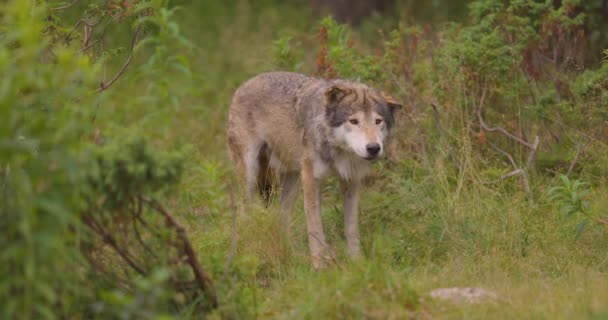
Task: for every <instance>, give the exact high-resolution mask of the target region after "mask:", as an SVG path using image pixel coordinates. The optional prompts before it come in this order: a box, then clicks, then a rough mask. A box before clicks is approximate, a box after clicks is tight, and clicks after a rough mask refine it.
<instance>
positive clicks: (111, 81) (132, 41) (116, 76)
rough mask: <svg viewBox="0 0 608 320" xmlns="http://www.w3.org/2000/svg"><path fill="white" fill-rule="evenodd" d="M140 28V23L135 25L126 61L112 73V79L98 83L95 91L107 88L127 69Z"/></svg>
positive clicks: (141, 28)
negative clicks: (114, 73)
mask: <svg viewBox="0 0 608 320" xmlns="http://www.w3.org/2000/svg"><path fill="white" fill-rule="evenodd" d="M142 30H143V26H142V25H141V24H140V25H139V26H138V27H137V30H135V34H134V35H133V39H132V40H131V52H130V53H129V57H128V58H127V61H125V63H124V64H123V65H122V67H121V68H120V70H118V72H117V73H116V75H114V78H112V80H110V81H109V82H108V83H103V82H102V83H100V86H99V89H97V91H96V92H97V93H100V92H102V91H104V90H106V89H107V88H109V87H110V86H111V85H112V84H114V82H116V80H118V78H120V77H121V76H122V75H123V74H124V73H125V71H126V70H127V67H128V66H129V64H131V60H133V54H134V51H135V45H136V44H137V41H138V40H139V36H140V35H141V32H142Z"/></svg>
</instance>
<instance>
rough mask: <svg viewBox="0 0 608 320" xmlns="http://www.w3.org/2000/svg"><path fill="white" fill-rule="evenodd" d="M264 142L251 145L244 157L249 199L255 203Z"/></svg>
mask: <svg viewBox="0 0 608 320" xmlns="http://www.w3.org/2000/svg"><path fill="white" fill-rule="evenodd" d="M263 145H264V141H255V142H252V143H250V144H249V146H248V148H247V151H246V152H245V156H244V164H245V178H246V186H247V198H248V199H249V201H253V199H254V197H255V194H256V191H257V189H258V174H259V172H260V161H259V157H260V151H261V149H262V146H263Z"/></svg>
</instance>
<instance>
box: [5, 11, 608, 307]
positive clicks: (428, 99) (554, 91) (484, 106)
mask: <svg viewBox="0 0 608 320" xmlns="http://www.w3.org/2000/svg"><path fill="white" fill-rule="evenodd" d="M380 2H382V3H380ZM341 3H342V2H341V1H335V2H332V1H330V8H323V7H321V6H319V3H318V2H317V1H288V2H286V1H274V0H263V1H246V0H234V1H197V2H189V1H160V0H154V1H101V0H99V1H85V0H82V1H79V2H77V3H75V4H74V5H72V6H69V7H67V8H65V9H62V10H53V9H52V8H58V7H60V6H62V5H70V4H71V2H57V1H48V2H42V1H33V2H29V1H28V2H23V1H9V2H7V3H6V4H5V5H3V6H2V8H0V19H1V21H2V22H1V23H0V26H1V29H0V43H1V46H0V69H1V72H0V73H1V74H2V75H3V76H2V79H1V80H0V188H1V192H0V212H1V213H0V214H1V217H2V219H0V234H1V236H0V314H1V315H2V317H3V318H7V319H55V318H71V319H72V318H73V319H80V318H87V319H88V318H100V319H107V318H121V319H131V318H133V319H139V318H145V319H148V318H154V319H157V318H158V319H167V318H180V319H181V318H195V319H198V318H202V317H209V318H235V319H240V318H289V319H292V318H305V319H308V318H328V317H339V318H379V319H385V318H393V319H395V318H405V317H410V318H448V319H451V318H479V319H485V318H489V317H492V318H505V319H511V318H533V319H539V318H547V319H561V318H563V319H570V318H588V319H603V318H606V317H608V303H607V301H608V280H606V279H607V278H606V272H607V271H608V269H607V268H608V263H607V262H608V252H607V251H606V247H608V235H607V232H606V231H607V230H606V224H607V223H606V216H608V212H607V209H606V208H608V197H606V194H607V192H608V186H607V184H606V183H607V177H608V175H607V174H608V172H607V171H606V163H608V148H607V146H606V141H607V138H608V122H607V121H608V114H607V113H606V110H608V109H607V107H608V64H607V63H605V60H606V53H605V50H604V49H606V48H608V43H607V38H606V34H608V33H607V32H605V30H606V29H607V27H608V19H607V18H606V17H607V15H608V13H607V9H606V8H607V4H606V1H602V0H594V1H577V0H563V1H524V0H512V1H499V0H474V1H449V2H448V1H443V0H438V1H432V2H428V3H426V4H420V2H419V1H407V0H402V1H378V7H377V9H379V10H380V12H376V13H373V14H370V15H362V16H361V15H360V14H359V13H357V11H356V9H357V8H356V6H355V5H352V6H351V8H349V10H344V9H343V8H340V6H341ZM368 3H371V4H374V3H375V2H374V1H369V2H368ZM364 11H365V10H364ZM367 11H371V10H367ZM331 12H333V13H334V16H335V17H336V18H337V19H338V21H336V20H335V19H333V18H329V17H327V14H328V13H331ZM351 15H352V16H351ZM102 16H103V17H106V18H105V19H106V20H104V23H102V24H99V25H98V27H95V28H94V29H90V30H89V31H91V30H93V31H92V38H91V39H90V40H89V41H94V39H97V36H100V35H101V34H102V33H103V40H102V41H100V42H99V43H98V44H96V45H94V46H92V47H91V48H90V49H87V50H86V51H85V52H82V49H83V42H85V41H86V37H87V31H86V30H87V29H86V27H85V26H83V25H78V27H77V28H74V26H75V25H77V23H78V21H79V20H80V19H82V18H83V17H85V18H86V19H87V21H96V19H94V18H96V17H102ZM106 22H108V27H107V31H105V32H104V31H103V30H104V29H103V28H102V26H103V27H105V23H106ZM344 22H350V23H351V25H346V24H342V23H344ZM139 26H143V27H142V30H143V31H142V34H141V38H140V39H139V42H137V44H136V45H135V46H134V47H133V60H132V61H131V63H130V64H129V65H128V67H127V69H126V71H125V73H124V74H123V75H122V76H120V77H119V78H118V79H117V80H116V82H115V83H113V84H112V85H111V87H109V88H107V89H105V90H103V91H102V92H100V93H96V91H97V90H100V89H99V88H100V87H103V86H102V85H100V83H103V84H105V85H107V84H108V83H109V81H110V80H111V79H112V78H113V77H114V75H115V74H116V73H117V72H118V71H119V70H120V68H121V67H122V66H123V64H124V63H125V61H127V59H128V58H129V55H130V52H131V44H132V40H133V36H134V35H135V34H136V33H137V30H138V27H139ZM274 69H284V70H293V71H298V72H303V73H306V74H309V75H316V76H340V77H348V78H359V79H361V80H362V81H365V82H368V83H371V84H373V85H374V86H376V87H378V88H381V89H383V90H385V91H387V92H390V93H391V94H392V95H394V96H395V97H396V98H398V99H399V100H400V101H403V102H404V106H405V108H404V109H405V110H404V112H403V113H401V114H400V115H399V118H398V128H397V130H396V131H395V132H394V133H395V136H394V138H393V139H392V141H391V148H390V151H391V152H390V154H389V156H388V157H387V159H385V160H383V161H382V162H380V163H378V164H377V165H376V166H377V168H376V170H375V171H374V174H373V175H372V176H371V177H370V178H369V179H368V181H367V183H366V191H365V192H364V193H363V195H362V197H363V198H362V200H361V222H360V223H361V229H362V230H361V234H362V244H363V247H364V252H365V254H366V259H364V260H363V261H361V262H357V263H352V262H349V261H348V260H347V258H346V256H345V253H344V246H345V244H344V239H343V236H342V231H341V230H342V228H343V221H342V216H341V208H340V206H339V203H340V197H339V192H338V188H337V186H336V184H335V181H330V182H329V183H327V184H326V186H325V187H324V193H323V195H324V199H323V201H324V213H323V223H324V227H325V231H326V234H327V236H328V237H329V239H328V240H329V242H330V243H331V244H332V246H333V247H334V248H335V250H336V253H337V255H338V260H339V261H340V262H339V264H338V265H336V266H334V267H332V268H330V269H329V270H326V271H322V272H314V271H311V270H310V266H309V261H308V257H307V250H306V248H307V246H306V233H305V232H306V231H305V220H304V217H303V212H302V205H301V200H300V204H299V205H298V206H297V207H296V213H295V214H294V217H295V219H294V220H295V221H294V223H293V225H292V226H291V228H290V237H289V239H284V238H283V237H282V236H281V232H280V231H279V228H278V222H277V208H276V205H272V206H271V207H270V208H269V209H266V208H264V207H263V205H261V203H256V204H254V205H253V206H252V207H250V208H247V209H246V210H240V209H238V208H237V207H239V204H238V190H237V188H236V183H235V181H234V176H233V173H232V171H231V170H232V167H231V164H230V163H229V161H228V157H227V154H226V150H225V143H224V126H225V120H226V114H227V107H228V105H229V102H230V98H231V95H232V93H233V92H234V90H235V89H236V88H237V87H238V85H239V84H240V83H242V82H243V81H245V80H246V79H247V78H249V77H251V76H253V75H255V74H257V73H259V72H263V71H268V70H274ZM480 115H481V117H483V119H484V120H485V122H486V124H487V127H486V128H485V129H484V127H483V126H482V124H481V122H480ZM493 126H500V127H501V128H503V129H504V130H506V131H508V132H509V133H511V134H512V135H513V136H515V137H517V138H519V139H520V140H522V141H524V142H526V143H528V144H532V142H533V141H534V137H535V136H538V137H539V144H538V149H537V150H536V149H534V152H532V149H531V148H530V147H529V146H526V144H522V143H521V142H518V141H517V140H515V139H512V138H509V137H508V136H507V135H505V134H502V133H500V132H496V131H492V130H487V128H488V127H493ZM144 146H145V147H144ZM530 155H532V156H533V157H532V161H530V162H529V161H528V159H529V158H530ZM119 169H121V170H122V169H124V171H116V170H119ZM113 170H114V171H113ZM517 170H519V171H518V173H517V174H515V175H513V176H508V175H509V174H510V173H513V172H515V171H517ZM107 172H114V173H116V172H119V173H117V174H114V175H112V174H109V175H104V174H102V173H107ZM524 177H525V179H523V178H524ZM142 194H145V195H146V196H152V197H154V198H156V199H159V201H161V202H162V203H163V205H164V207H165V208H167V209H168V210H169V211H170V212H172V213H173V214H174V215H175V216H176V217H177V218H178V219H179V221H180V222H181V224H182V225H183V226H184V228H185V230H186V232H187V234H188V236H189V238H190V242H191V243H192V245H193V247H194V250H195V251H196V253H197V254H198V258H199V260H200V262H201V265H202V266H203V268H204V269H205V271H206V272H208V273H209V274H210V276H211V278H212V279H213V280H214V284H215V287H216V291H217V296H218V300H219V306H218V307H217V308H215V309H214V308H210V307H209V304H208V301H207V300H206V298H205V297H204V296H203V295H197V296H195V297H194V298H192V297H189V296H187V295H186V296H184V295H183V294H181V293H179V292H176V290H175V287H174V286H172V285H171V283H172V282H171V281H172V280H173V279H176V278H178V279H182V278H187V277H188V274H187V272H186V271H184V270H183V269H182V268H181V267H178V266H176V264H174V263H173V262H172V261H174V260H172V258H171V257H172V254H174V251H171V250H163V248H166V246H167V243H170V241H169V240H170V239H172V238H170V236H169V234H170V233H169V231H167V230H165V229H164V227H163V224H162V220H160V219H156V220H155V218H153V217H152V218H150V219H151V220H150V221H152V222H154V223H156V225H158V226H159V228H160V229H159V230H161V232H165V233H162V235H163V236H153V235H151V234H148V235H147V236H146V235H144V238H145V240H146V242H147V243H149V244H150V245H151V246H153V249H154V250H152V251H155V252H158V253H162V255H161V257H160V258H159V259H158V260H154V259H152V258H149V259H148V255H149V252H147V251H145V249H142V248H139V249H136V248H135V246H130V244H131V243H130V242H129V239H130V238H129V235H130V233H128V232H127V233H121V232H120V230H122V229H121V228H122V226H124V225H125V224H124V221H125V219H127V221H130V220H128V219H129V217H130V215H129V214H130V213H129V212H130V211H129V209H130V207H129V203H130V202H129V201H127V200H128V199H133V198H138V197H141V196H142ZM99 203H103V204H104V206H101V207H103V208H105V209H104V210H100V211H99V214H100V215H99V216H96V217H97V218H99V219H102V220H100V221H104V223H107V226H108V227H109V230H112V231H113V232H116V237H117V239H118V240H124V241H123V242H121V243H125V246H126V247H128V248H130V249H131V250H141V251H133V252H134V253H139V254H140V255H137V257H138V258H140V259H141V263H142V264H143V265H145V266H146V268H148V269H147V270H149V272H147V273H146V274H145V275H141V274H140V275H138V274H136V273H134V272H133V271H132V270H129V269H128V268H124V265H123V264H122V263H121V261H120V259H119V258H118V257H117V256H116V255H112V254H111V251H109V249H108V245H107V244H104V242H103V239H101V238H100V237H98V235H96V233H95V232H94V230H91V228H90V227H89V226H88V225H87V224H86V223H83V221H85V219H83V217H87V214H89V213H90V210H91V208H100V207H99V206H97V207H96V206H93V205H98V204H99ZM105 204H107V205H108V206H105ZM119 204H120V205H119ZM96 212H97V211H96ZM145 214H147V215H152V214H153V210H148V211H145ZM125 234H126V235H125ZM121 237H124V239H123V238H121ZM167 239H169V240H167ZM92 256H95V257H97V260H91V257H92ZM99 257H101V258H99ZM91 261H96V263H97V264H95V263H92V262H91ZM95 265H96V266H103V267H106V268H107V270H110V271H109V272H108V271H107V270H106V271H105V272H102V271H100V270H99V269H95V268H94V267H93V266H95ZM120 279H122V280H120ZM125 280H126V281H125ZM450 286H479V287H484V288H487V289H491V290H493V291H495V292H497V294H498V295H499V297H500V299H499V300H498V301H495V302H493V303H486V304H477V305H467V304H453V303H444V302H439V301H434V300H431V299H430V298H429V297H428V292H429V291H430V290H432V289H434V288H438V287H450Z"/></svg>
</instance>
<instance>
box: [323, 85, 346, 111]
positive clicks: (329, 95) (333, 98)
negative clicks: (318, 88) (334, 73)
mask: <svg viewBox="0 0 608 320" xmlns="http://www.w3.org/2000/svg"><path fill="white" fill-rule="evenodd" d="M350 92H351V90H350V89H349V88H347V87H344V86H340V85H335V84H334V85H332V86H331V87H329V88H327V90H326V91H325V106H327V107H329V106H331V105H333V104H335V103H338V102H340V101H342V99H344V97H346V96H347V95H348V94H349V93H350Z"/></svg>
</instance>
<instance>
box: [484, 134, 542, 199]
mask: <svg viewBox="0 0 608 320" xmlns="http://www.w3.org/2000/svg"><path fill="white" fill-rule="evenodd" d="M488 144H489V145H490V146H491V147H492V148H494V149H495V150H496V151H498V152H499V153H501V154H503V155H504V156H506V157H507V158H508V159H509V162H510V163H511V166H513V171H511V172H509V173H507V174H503V175H502V176H500V179H501V180H505V179H508V178H511V177H514V176H517V175H519V176H520V177H521V184H522V186H523V188H524V191H525V192H526V194H527V195H528V202H529V204H530V205H533V204H534V194H533V193H532V190H531V189H530V180H528V173H527V172H526V170H525V169H522V168H519V167H518V166H517V163H516V162H515V160H514V159H513V157H512V156H511V155H510V154H509V153H508V152H506V151H504V150H502V149H501V148H499V147H498V146H496V145H494V144H493V143H491V142H488Z"/></svg>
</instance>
